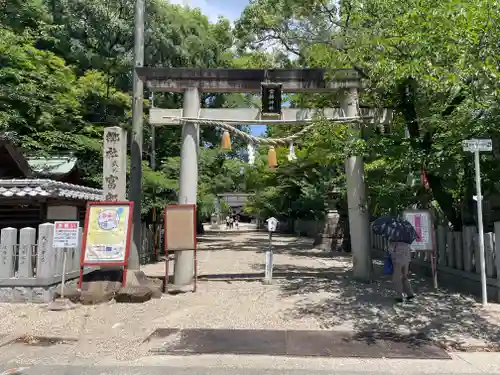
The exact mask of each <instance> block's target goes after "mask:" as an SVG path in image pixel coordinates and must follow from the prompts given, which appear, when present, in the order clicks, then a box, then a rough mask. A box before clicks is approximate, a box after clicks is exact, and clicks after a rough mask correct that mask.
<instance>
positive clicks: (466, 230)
mask: <svg viewBox="0 0 500 375" xmlns="http://www.w3.org/2000/svg"><path fill="white" fill-rule="evenodd" d="M435 237H436V245H437V248H436V250H437V268H438V275H439V274H440V273H441V275H442V276H443V275H448V276H453V277H454V278H455V279H456V282H457V283H459V282H461V279H462V280H463V279H468V280H470V281H473V282H477V283H478V285H479V280H480V265H479V246H478V232H477V228H476V227H474V226H466V227H463V229H462V231H461V232H457V231H451V230H449V228H448V227H446V226H438V227H437V228H436V236H435ZM495 238H500V222H496V223H495V226H494V232H490V233H485V234H484V250H485V266H486V277H487V284H488V286H489V287H491V288H495V289H497V290H496V291H497V292H500V240H499V241H495ZM372 247H373V249H374V250H375V251H383V250H384V249H386V248H387V240H386V239H385V238H383V237H381V236H377V235H373V234H372ZM413 256H414V262H415V263H417V264H418V265H423V266H427V267H428V268H429V269H430V267H431V264H430V260H431V258H430V254H429V253H428V252H416V253H415V254H414V255H413ZM474 289H476V290H477V288H476V287H475V288H474ZM498 297H499V298H500V293H499V296H498Z"/></svg>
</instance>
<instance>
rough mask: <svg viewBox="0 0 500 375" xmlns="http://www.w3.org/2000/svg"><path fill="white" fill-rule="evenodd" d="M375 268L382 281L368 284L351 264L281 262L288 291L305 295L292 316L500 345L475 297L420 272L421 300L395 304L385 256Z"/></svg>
mask: <svg viewBox="0 0 500 375" xmlns="http://www.w3.org/2000/svg"><path fill="white" fill-rule="evenodd" d="M257 267H262V265H256V268H257ZM374 268H375V272H374V273H375V279H376V281H374V282H372V283H370V284H364V283H360V282H357V281H355V280H353V278H352V273H351V272H350V271H349V270H347V269H346V267H325V268H312V269H310V268H307V267H297V266H295V265H277V266H276V268H275V270H276V272H278V273H289V275H288V276H287V277H286V278H284V279H283V280H280V287H281V293H282V296H283V297H291V296H297V297H299V296H300V298H299V299H298V301H297V302H296V303H295V306H294V307H293V308H290V309H288V310H287V311H286V312H285V314H286V315H287V317H288V318H290V319H301V318H303V317H305V316H313V317H314V318H315V319H317V320H318V321H319V322H320V324H321V326H322V328H325V329H332V328H335V327H339V328H340V327H341V326H345V325H346V324H347V325H351V326H352V328H353V329H354V331H355V332H359V333H362V332H369V331H378V332H405V333H411V334H414V335H418V336H420V337H426V338H428V339H431V340H434V341H438V342H440V343H441V344H442V345H445V346H449V347H452V348H455V349H460V348H461V347H462V346H484V344H485V343H486V344H488V345H493V346H498V345H500V327H499V326H498V325H497V324H494V323H491V322H490V321H488V320H487V319H486V318H485V317H484V316H482V314H481V312H480V310H479V308H478V305H477V303H476V302H475V300H474V299H473V298H471V297H468V296H463V295H460V294H456V293H452V292H451V291H449V290H446V289H440V290H439V291H435V290H434V288H433V287H432V285H431V281H430V280H429V279H427V278H422V277H415V276H414V277H413V280H412V281H413V286H414V288H415V290H416V292H417V293H418V296H417V298H416V300H415V301H414V302H411V303H410V302H408V303H405V304H395V303H394V300H393V298H394V293H393V290H392V282H391V280H390V278H389V277H388V276H385V275H382V265H381V262H376V264H375V267H374ZM303 274H307V277H302V276H300V275H303ZM313 274H315V275H314V276H313Z"/></svg>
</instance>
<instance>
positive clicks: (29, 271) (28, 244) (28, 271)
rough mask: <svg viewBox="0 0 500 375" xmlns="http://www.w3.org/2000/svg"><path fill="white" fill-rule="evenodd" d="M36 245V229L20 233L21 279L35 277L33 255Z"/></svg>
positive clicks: (24, 230)
mask: <svg viewBox="0 0 500 375" xmlns="http://www.w3.org/2000/svg"><path fill="white" fill-rule="evenodd" d="M35 245H36V229H35V228H29V227H28V228H23V229H21V230H20V231H19V277H33V254H34V251H33V250H34V248H35Z"/></svg>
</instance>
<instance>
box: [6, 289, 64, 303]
mask: <svg viewBox="0 0 500 375" xmlns="http://www.w3.org/2000/svg"><path fill="white" fill-rule="evenodd" d="M57 288H58V286H50V287H46V288H43V287H36V288H30V287H14V288H10V287H0V302H10V303H49V302H50V301H52V300H53V299H54V293H55V291H56V289H57ZM59 288H60V287H59Z"/></svg>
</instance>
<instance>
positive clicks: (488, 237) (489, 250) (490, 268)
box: [484, 233, 495, 277]
mask: <svg viewBox="0 0 500 375" xmlns="http://www.w3.org/2000/svg"><path fill="white" fill-rule="evenodd" d="M494 252H495V244H494V234H493V233H485V234H484V260H485V266H486V276H487V277H493V274H494V272H495V264H494V259H495V255H494Z"/></svg>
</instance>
